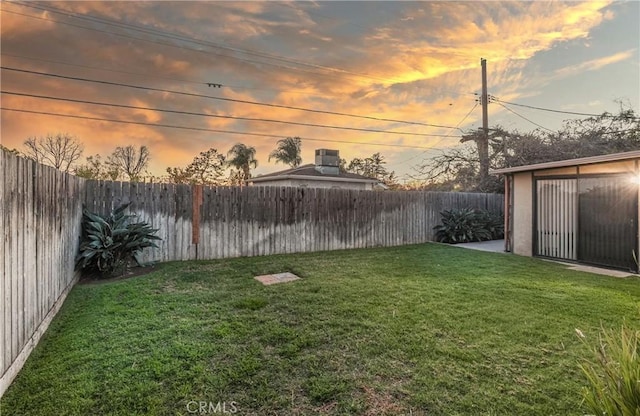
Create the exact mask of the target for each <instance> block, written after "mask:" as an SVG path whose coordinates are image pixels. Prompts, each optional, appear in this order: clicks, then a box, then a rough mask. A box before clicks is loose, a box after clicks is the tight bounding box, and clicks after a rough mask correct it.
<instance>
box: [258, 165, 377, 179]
mask: <svg viewBox="0 0 640 416" xmlns="http://www.w3.org/2000/svg"><path fill="white" fill-rule="evenodd" d="M286 179H309V180H317V181H334V182H335V181H338V182H361V183H377V182H378V180H377V179H372V178H368V177H366V176H363V175H358V174H356V173H351V172H340V174H339V175H330V174H326V173H320V172H318V171H317V170H316V165H314V164H313V163H309V164H307V165H302V166H298V167H297V168H292V169H286V170H281V171H279V172H273V173H267V174H266V175H261V176H257V177H255V178H251V179H249V182H267V181H280V180H286Z"/></svg>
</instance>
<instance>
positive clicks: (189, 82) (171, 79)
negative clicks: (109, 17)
mask: <svg viewBox="0 0 640 416" xmlns="http://www.w3.org/2000/svg"><path fill="white" fill-rule="evenodd" d="M0 55H3V56H10V57H12V58H19V59H28V60H33V61H39V62H47V63H52V64H59V65H66V66H75V67H79V68H87V69H95V70H98V71H105V72H114V73H120V74H128V75H135V76H140V77H144V78H157V79H164V80H168V81H177V82H184V83H188V84H194V85H208V84H210V83H209V82H205V81H195V80H189V79H183V78H171V77H164V76H162V75H154V74H149V73H146V74H142V73H139V72H131V71H123V70H119V69H111V68H102V67H98V66H90V65H82V64H78V63H71V62H62V61H55V60H52V59H43V58H36V57H32V56H22V55H15V54H11V53H6V52H0ZM218 85H221V86H222V88H232V89H242V90H256V91H271V92H278V93H281V92H286V93H290V94H304V95H306V96H308V97H335V95H328V94H310V93H309V92H308V91H293V90H276V89H271V88H255V87H243V86H241V85H231V84H218Z"/></svg>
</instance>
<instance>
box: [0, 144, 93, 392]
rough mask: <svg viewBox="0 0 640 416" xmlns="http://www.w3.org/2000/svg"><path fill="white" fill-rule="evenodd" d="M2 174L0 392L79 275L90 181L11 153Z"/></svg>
mask: <svg viewBox="0 0 640 416" xmlns="http://www.w3.org/2000/svg"><path fill="white" fill-rule="evenodd" d="M0 176H1V180H0V184H1V185H0V208H1V209H2V212H1V213H0V238H1V239H2V240H1V241H2V247H0V257H2V259H0V274H1V276H0V302H1V303H2V311H1V312H0V375H1V377H0V395H2V394H3V393H4V391H5V390H6V388H7V387H8V386H9V384H10V383H11V381H12V380H13V378H14V377H15V375H16V374H17V373H18V372H19V371H20V368H22V365H23V364H24V362H25V361H26V359H27V357H28V356H29V353H30V352H31V350H32V349H33V348H34V347H35V345H36V344H37V342H38V340H39V339H40V337H41V336H42V334H44V332H45V330H46V328H47V326H48V325H49V322H50V321H51V319H52V318H53V316H55V314H56V313H57V311H58V309H59V308H60V306H61V305H62V302H63V301H64V298H65V297H66V294H67V293H68V292H69V290H70V289H71V287H72V286H73V284H74V283H75V281H76V280H77V278H78V275H77V274H76V273H75V271H74V257H75V254H76V252H77V249H78V241H79V240H78V237H79V236H80V223H81V216H82V202H83V201H84V199H85V196H84V180H82V179H79V178H76V177H74V176H71V175H66V174H64V173H62V172H60V171H58V170H56V169H53V168H50V167H47V166H43V165H38V164H36V163H35V162H33V161H30V160H27V159H24V158H20V157H17V156H15V155H12V154H10V153H8V152H5V151H1V152H0ZM98 200H100V199H98Z"/></svg>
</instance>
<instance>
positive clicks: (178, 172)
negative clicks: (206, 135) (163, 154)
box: [167, 148, 226, 185]
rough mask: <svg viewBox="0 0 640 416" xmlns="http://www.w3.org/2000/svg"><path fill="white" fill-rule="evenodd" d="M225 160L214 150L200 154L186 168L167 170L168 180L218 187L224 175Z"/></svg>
mask: <svg viewBox="0 0 640 416" xmlns="http://www.w3.org/2000/svg"><path fill="white" fill-rule="evenodd" d="M225 164H226V160H225V157H224V155H221V154H220V153H218V151H217V150H216V149H214V148H210V149H209V150H207V151H206V152H200V154H199V155H198V156H196V157H195V158H194V159H193V161H192V162H191V163H190V164H189V165H187V167H186V168H184V169H183V168H167V173H168V174H169V179H170V180H171V182H174V183H188V184H200V185H218V184H219V183H220V181H219V178H220V177H221V176H222V175H223V174H224V169H225Z"/></svg>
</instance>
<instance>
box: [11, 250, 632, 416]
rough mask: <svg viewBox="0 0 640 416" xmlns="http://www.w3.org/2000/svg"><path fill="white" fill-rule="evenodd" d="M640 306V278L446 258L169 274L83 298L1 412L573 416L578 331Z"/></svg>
mask: <svg viewBox="0 0 640 416" xmlns="http://www.w3.org/2000/svg"><path fill="white" fill-rule="evenodd" d="M283 271H291V272H294V273H296V274H298V275H299V276H301V277H302V278H303V279H302V280H299V281H296V282H291V283H286V284H280V285H274V286H262V285H261V284H260V283H258V282H257V281H255V280H254V279H253V276H255V275H259V274H266V273H277V272H283ZM639 305H640V279H638V278H630V279H617V278H610V277H604V276H597V275H592V274H587V273H581V272H575V271H570V270H566V269H565V268H564V267H563V266H562V265H558V264H555V263H551V262H545V261H541V260H536V259H530V258H522V257H518V256H514V255H505V254H498V253H484V252H477V251H473V250H466V249H461V248H455V247H450V246H444V245H439V244H422V245H414V246H405V247H397V248H380V249H366V250H351V251H336V252H323V253H312V254H296V255H282V256H271V257H255V258H240V259H229V260H219V261H202V262H182V263H177V262H176V263H167V264H162V265H159V266H158V270H157V271H155V272H154V273H152V274H149V275H146V276H140V277H136V278H132V279H128V280H121V281H114V282H109V283H104V284H90V285H78V286H76V287H75V288H74V289H73V291H72V292H71V294H70V295H69V297H68V299H67V300H66V302H65V305H64V306H63V308H62V310H61V312H60V313H59V315H58V316H57V317H56V319H55V320H54V322H53V323H52V324H51V326H50V328H49V330H48V332H47V334H46V335H45V337H44V338H43V340H42V341H41V342H40V344H39V345H38V347H37V348H36V350H35V351H34V352H33V353H32V355H31V357H30V358H29V360H28V362H27V363H26V365H25V367H24V369H23V370H22V372H21V373H20V374H19V376H18V377H17V378H16V380H15V381H14V383H13V384H12V386H11V387H10V388H9V390H8V391H7V393H6V394H5V396H4V397H3V398H2V400H1V402H0V406H1V407H0V413H1V414H2V415H3V416H6V415H14V414H15V415H103V414H105V415H106V414H111V415H134V414H138V415H147V414H149V415H156V414H157V415H188V414H192V413H190V411H194V410H195V411H198V406H199V405H200V404H199V402H203V404H204V405H205V406H206V408H204V409H203V410H206V411H207V413H208V414H214V410H218V414H220V413H221V412H222V410H223V409H222V405H223V404H224V406H225V409H224V410H226V411H227V413H230V412H232V411H237V412H236V414H241V415H249V414H255V415H307V414H328V415H329V414H330V415H334V414H336V415H337V414H340V415H350V414H359V415H380V414H390V415H399V414H405V415H408V414H412V415H430V416H431V415H545V416H548V415H581V414H583V413H584V412H583V411H582V409H581V407H580V401H581V397H580V388H581V386H582V385H584V384H585V383H584V381H583V377H582V374H581V373H580V371H579V369H578V366H577V361H578V359H579V357H580V356H582V355H584V353H585V347H584V346H583V345H582V343H581V342H580V340H579V339H578V338H577V336H576V335H575V328H579V329H581V330H582V331H583V332H584V333H585V334H586V335H587V337H590V339H591V340H593V341H594V343H595V337H596V336H597V330H598V328H599V327H600V325H601V324H602V325H603V326H605V327H616V326H618V327H619V326H620V324H621V323H622V321H623V319H626V321H627V322H628V323H629V324H631V325H632V326H634V327H637V326H638V325H639V324H640V314H639V309H638V307H639ZM209 403H210V404H211V407H209ZM216 406H218V407H217V409H216ZM193 414H195V413H193ZM199 414H203V413H199Z"/></svg>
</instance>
